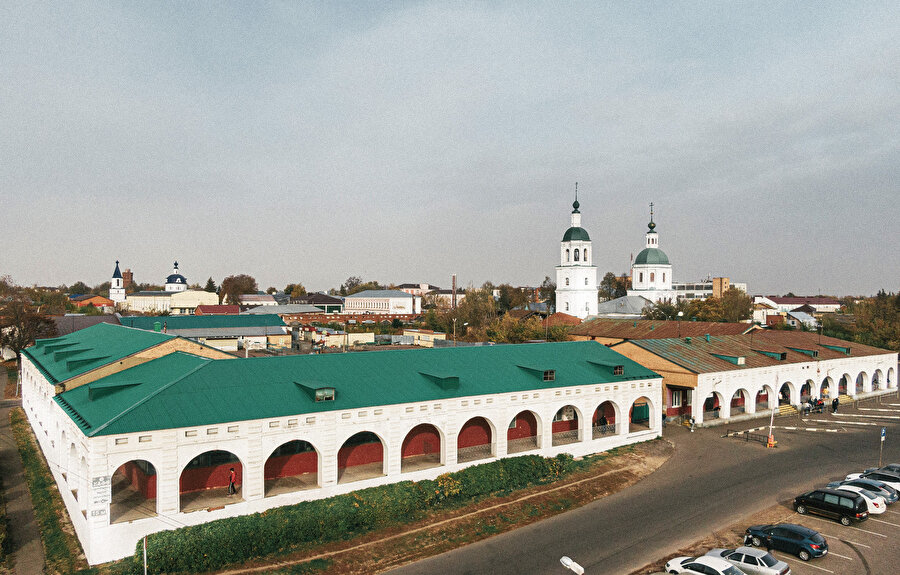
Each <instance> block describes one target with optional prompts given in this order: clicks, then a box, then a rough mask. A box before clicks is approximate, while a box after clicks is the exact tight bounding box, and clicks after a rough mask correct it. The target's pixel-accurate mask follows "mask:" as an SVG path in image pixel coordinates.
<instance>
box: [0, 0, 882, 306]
mask: <svg viewBox="0 0 900 575" xmlns="http://www.w3.org/2000/svg"><path fill="white" fill-rule="evenodd" d="M898 38H900V10H898V9H897V4H896V1H895V0H894V1H888V2H884V3H872V2H855V1H854V2H836V3H825V2H809V3H806V4H805V5H804V4H803V3H797V2H780V3H768V2H757V1H754V2H747V3H743V2H704V3H689V2H678V3H665V2H648V3H639V2H613V3H599V2H585V3H560V2H558V1H554V2H548V3H537V2H519V1H516V2H509V3H505V2H487V3H484V2H479V3H471V4H468V3H448V2H434V3H394V4H389V3H383V2H372V3H369V4H365V3H362V2H349V3H346V4H338V3H332V2H321V3H299V2H285V3H273V2H268V3H267V2H250V3H239V2H226V3H222V2H208V3H203V2H189V3H188V2H179V3H165V2H143V3H139V2H126V3H115V2H103V3H91V2H74V3H63V2H49V3H45V4H41V3H32V2H27V3H21V2H15V1H13V2H4V3H3V5H2V7H0V202H2V203H0V231H2V241H0V275H3V274H10V275H11V276H12V277H13V279H14V280H15V281H16V282H17V283H20V284H27V285H30V284H35V283H36V284H40V285H58V284H62V283H66V284H72V283H74V282H75V281H78V280H81V281H85V282H86V283H88V284H91V285H93V284H97V283H100V282H103V281H106V280H108V279H109V277H110V275H111V273H112V270H113V267H114V264H115V260H120V261H121V263H122V267H123V269H124V268H131V269H132V270H133V272H134V277H135V280H136V281H139V282H162V281H163V280H164V278H165V277H166V275H167V274H169V273H170V270H171V265H172V261H173V260H176V259H177V260H178V261H179V263H180V264H181V272H182V273H183V274H184V275H185V276H187V278H188V280H189V281H191V282H195V281H196V282H199V283H201V284H202V283H204V282H205V281H206V278H207V277H210V276H212V277H213V278H214V279H215V281H216V282H217V283H218V282H220V281H221V279H222V278H223V277H225V276H226V275H230V274H236V273H247V274H250V275H253V276H254V277H256V278H257V280H258V281H259V285H260V288H261V289H265V288H266V287H268V286H270V285H273V286H277V287H279V288H283V287H284V285H285V284H286V283H288V282H297V281H299V282H302V283H303V284H304V285H306V287H307V288H310V289H328V288H330V287H337V286H339V285H340V284H341V282H343V281H344V280H345V279H346V278H347V277H348V276H351V275H358V276H361V277H362V278H363V280H370V279H374V280H378V281H380V282H382V283H403V282H430V283H432V284H436V285H439V286H441V287H449V284H450V276H451V274H453V273H456V274H458V276H459V281H460V284H461V285H463V286H465V285H469V284H474V285H476V286H480V285H481V284H482V283H483V282H484V281H486V280H490V281H492V282H494V283H502V282H509V283H512V284H514V285H537V284H539V283H540V282H541V281H542V280H543V279H544V276H548V275H549V276H551V277H553V278H555V271H554V266H555V265H557V264H558V263H559V262H558V257H559V256H558V254H559V243H558V242H559V241H560V240H561V238H562V235H563V233H564V231H565V229H566V228H567V227H568V225H569V214H570V212H571V209H572V208H571V204H572V200H573V191H574V183H575V182H576V181H577V182H579V185H578V189H579V198H578V199H579V200H580V202H581V212H582V214H583V225H584V227H585V228H586V229H587V230H588V231H589V233H590V235H591V239H592V240H593V243H594V244H593V245H594V254H595V255H594V259H595V263H596V265H597V266H598V268H599V272H600V274H599V275H600V276H601V277H602V275H603V274H604V273H605V272H607V271H614V272H615V273H617V274H621V273H622V272H625V271H626V270H627V268H628V266H629V258H630V256H631V255H632V254H634V255H637V252H639V251H640V250H641V249H642V248H643V243H644V233H645V232H646V230H647V228H646V223H647V221H648V204H649V203H650V202H651V201H652V202H654V205H655V206H656V208H655V211H656V217H655V220H656V222H657V223H658V227H657V231H658V232H659V234H660V247H661V248H662V249H663V250H664V251H665V252H666V253H667V254H668V256H669V259H670V261H671V262H672V263H673V266H674V273H673V275H674V277H675V280H676V281H694V280H698V279H700V278H703V277H706V276H707V274H711V275H713V276H728V277H730V278H731V279H732V281H739V282H740V281H742V282H746V283H747V284H748V285H749V290H750V292H751V293H785V292H788V291H793V292H795V293H798V294H801V293H802V294H814V293H819V292H822V293H829V294H835V295H843V294H872V293H874V292H876V291H877V290H879V289H881V288H884V289H886V290H888V291H897V290H898V288H900V285H898V284H900V265H898V260H897V256H898V253H900V240H898V233H897V219H898V216H900V208H898V199H900V198H898V196H900V77H898V76H900V73H898V70H900V64H898V63H900V41H898Z"/></svg>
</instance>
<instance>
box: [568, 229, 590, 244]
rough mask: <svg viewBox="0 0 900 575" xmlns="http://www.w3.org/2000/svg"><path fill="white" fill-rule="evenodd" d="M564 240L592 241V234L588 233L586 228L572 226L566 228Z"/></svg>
mask: <svg viewBox="0 0 900 575" xmlns="http://www.w3.org/2000/svg"><path fill="white" fill-rule="evenodd" d="M562 241H564V242H573V241H574V242H589V241H591V236H589V235H588V233H587V230H586V229H584V228H576V227H572V228H569V229H567V230H566V233H565V235H564V236H563V239H562Z"/></svg>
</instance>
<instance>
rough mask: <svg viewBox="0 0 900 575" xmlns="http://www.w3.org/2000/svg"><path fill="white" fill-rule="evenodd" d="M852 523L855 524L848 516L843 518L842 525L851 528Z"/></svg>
mask: <svg viewBox="0 0 900 575" xmlns="http://www.w3.org/2000/svg"><path fill="white" fill-rule="evenodd" d="M851 523H853V522H852V521H850V518H849V517H847V516H846V515H844V516H843V517H841V525H843V526H845V527H847V526H849V525H850V524H851Z"/></svg>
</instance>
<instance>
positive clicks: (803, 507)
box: [797, 505, 806, 515]
mask: <svg viewBox="0 0 900 575" xmlns="http://www.w3.org/2000/svg"><path fill="white" fill-rule="evenodd" d="M797 513H799V514H800V515H806V505H798V506H797Z"/></svg>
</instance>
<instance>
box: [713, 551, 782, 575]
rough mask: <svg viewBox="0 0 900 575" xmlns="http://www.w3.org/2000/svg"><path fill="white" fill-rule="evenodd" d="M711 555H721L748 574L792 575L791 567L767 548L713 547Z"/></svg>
mask: <svg viewBox="0 0 900 575" xmlns="http://www.w3.org/2000/svg"><path fill="white" fill-rule="evenodd" d="M706 554H707V555H708V556H709V557H720V558H722V559H724V560H725V561H728V562H729V563H731V564H732V565H734V566H735V567H737V568H738V569H740V570H741V571H743V572H744V573H746V574H747V575H791V568H790V566H788V564H787V563H785V562H784V561H779V560H778V559H776V558H775V557H773V556H772V554H771V553H768V552H767V551H766V550H765V549H754V548H753V547H738V548H737V549H711V550H709V551H707V552H706Z"/></svg>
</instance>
